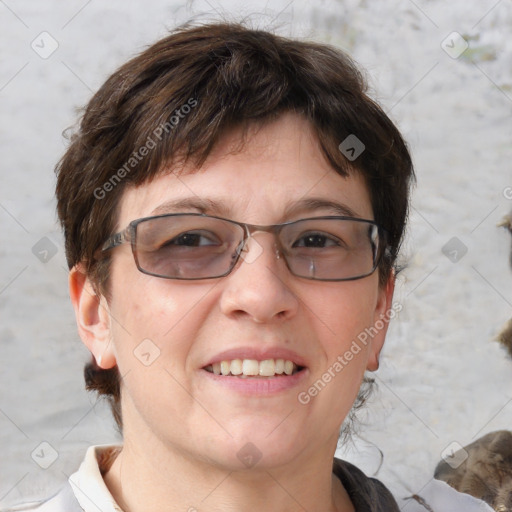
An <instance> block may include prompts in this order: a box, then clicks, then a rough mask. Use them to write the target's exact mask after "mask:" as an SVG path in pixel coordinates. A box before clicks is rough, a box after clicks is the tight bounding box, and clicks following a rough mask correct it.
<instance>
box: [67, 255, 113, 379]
mask: <svg viewBox="0 0 512 512" xmlns="http://www.w3.org/2000/svg"><path fill="white" fill-rule="evenodd" d="M69 294H70V297H71V303H72V305H73V309H74V310H75V318H76V323H77V327H78V334H79V335H80V338H81V339H82V341H83V343H84V344H85V346H86V347H87V348H88V349H89V351H90V352H91V353H92V355H93V356H94V358H95V359H96V363H97V364H98V366H99V367H100V368H103V369H105V370H106V369H108V368H112V367H114V366H115V365H116V364H117V362H116V358H115V354H114V350H113V345H112V342H111V330H110V313H109V306H108V303H107V301H106V299H105V297H103V296H98V295H97V294H96V292H95V291H94V288H93V286H92V283H91V281H90V279H89V278H88V277H87V275H86V274H85V271H84V270H83V267H82V266H81V265H80V264H78V265H75V266H74V267H73V268H72V269H71V270H70V272H69Z"/></svg>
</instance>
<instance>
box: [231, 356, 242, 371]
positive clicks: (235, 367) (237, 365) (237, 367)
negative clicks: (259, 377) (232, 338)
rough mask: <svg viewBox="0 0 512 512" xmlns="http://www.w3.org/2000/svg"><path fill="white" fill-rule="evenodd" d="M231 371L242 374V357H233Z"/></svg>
mask: <svg viewBox="0 0 512 512" xmlns="http://www.w3.org/2000/svg"><path fill="white" fill-rule="evenodd" d="M231 373H232V374H233V375H241V373H242V360H241V359H233V361H231Z"/></svg>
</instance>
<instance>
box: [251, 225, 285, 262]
mask: <svg viewBox="0 0 512 512" xmlns="http://www.w3.org/2000/svg"><path fill="white" fill-rule="evenodd" d="M243 228H244V232H245V235H244V250H245V251H248V248H247V243H248V241H249V239H251V238H252V239H253V241H254V242H255V243H256V244H257V250H258V252H260V253H261V252H263V250H264V248H263V246H262V244H260V243H259V242H258V241H257V240H256V239H255V237H254V235H255V234H256V233H267V234H268V235H270V236H271V237H272V238H273V242H274V243H273V249H274V250H275V253H276V256H277V258H278V259H279V255H280V253H281V252H282V251H281V243H280V241H279V232H280V231H281V226H280V225H274V224H271V225H268V226H264V225H260V224H243Z"/></svg>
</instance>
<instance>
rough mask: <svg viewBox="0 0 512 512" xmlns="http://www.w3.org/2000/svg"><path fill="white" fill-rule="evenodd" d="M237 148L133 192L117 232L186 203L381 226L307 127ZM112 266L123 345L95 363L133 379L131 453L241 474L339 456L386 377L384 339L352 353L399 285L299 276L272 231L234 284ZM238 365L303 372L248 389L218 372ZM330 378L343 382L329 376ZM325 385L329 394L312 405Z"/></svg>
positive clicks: (267, 217)
mask: <svg viewBox="0 0 512 512" xmlns="http://www.w3.org/2000/svg"><path fill="white" fill-rule="evenodd" d="M238 142H239V139H238V137H233V136H229V135H227V136H226V137H224V139H223V140H222V141H221V142H220V144H219V145H218V146H217V148H216V149H215V151H214V152H213V154H212V155H211V156H210V158H209V159H208V160H207V162H206V164H205V165H204V167H203V168H202V169H201V170H200V171H198V172H193V173H186V172H184V173H181V174H180V176H179V177H178V176H177V175H176V174H172V173H169V174H166V175H162V176H160V177H158V178H157V179H155V180H154V181H153V182H151V183H148V184H144V185H142V186H140V187H138V188H133V187H132V188H129V189H127V190H126V191H125V193H124V195H123V197H122V201H121V204H120V217H119V224H118V226H119V227H120V228H121V229H122V228H124V227H125V226H126V225H127V224H128V223H129V222H130V221H132V220H134V219H138V218H141V217H147V216H151V215H152V213H153V211H154V210H155V209H156V208H157V207H159V206H160V205H162V204H163V203H166V202H168V201H175V200H181V199H184V198H193V199H196V200H197V199H202V200H205V199H207V200H208V201H211V202H215V203H216V204H217V205H218V206H219V210H218V211H213V210H211V211H207V212H206V213H211V214H212V215H218V216H222V217H225V218H229V219H233V220H236V221H240V222H246V223H251V224H261V225H267V224H277V223H281V222H285V221H291V220H297V219H299V218H305V217H314V216H322V215H339V212H336V211H333V210H331V209H329V208H315V209H313V210H309V209H304V210H302V211H296V212H295V213H293V214H292V215H290V216H287V215H286V214H285V211H286V210H288V209H289V208H290V207H291V206H293V205H295V204H296V203H297V202H299V201H304V200H306V199H310V198H317V199H321V200H325V201H333V202H337V203H339V204H340V205H342V206H343V207H345V208H349V209H351V210H353V211H354V213H355V214H356V216H358V217H361V218H363V219H373V212H372V208H371V204H370V200H369V195H368V191H367V189H366V187H365V185H364V182H363V181H362V179H360V178H359V177H358V176H357V175H356V174H355V173H354V174H353V175H351V176H350V177H348V178H343V177H341V176H339V175H338V174H337V173H336V172H335V171H334V170H333V169H332V168H331V167H330V166H329V165H328V163H327V162H326V161H325V159H324V157H323V156H322V154H321V151H320V149H319V147H318V144H317V142H316V139H315V137H314V136H313V134H312V131H311V129H310V126H309V125H308V123H307V122H306V121H305V120H303V119H302V118H301V117H298V116H296V115H292V114H287V115H284V116H282V117H281V118H280V119H279V120H278V121H276V122H274V123H272V124H268V125H266V126H264V127H263V128H260V129H259V130H255V129H254V130H251V131H250V132H249V134H248V137H247V142H246V145H245V146H244V148H243V151H241V152H240V151H238V152H236V151H233V149H234V148H236V147H237V143H238ZM165 211H169V212H170V213H171V212H173V213H176V211H175V210H170V209H169V210H165ZM178 211H179V212H198V211H199V210H197V209H195V208H180V209H179V210H178ZM159 213H163V211H162V210H159ZM112 256H113V260H112V270H111V287H112V288H111V290H112V300H111V302H110V304H109V305H108V310H109V313H110V316H109V318H108V321H109V322H110V327H109V337H110V338H111V343H109V344H108V345H107V343H106V342H105V343H104V345H103V346H102V348H101V349H95V350H96V351H98V350H99V353H97V354H95V355H96V356H99V355H101V356H102V366H105V367H108V366H110V365H112V364H117V365H118V367H119V371H120V373H121V375H122V376H123V381H122V410H123V420H124V435H125V442H131V443H132V444H137V443H140V444H141V445H142V447H144V446H146V447H147V446H153V447H154V446H155V445H160V446H162V447H164V448H165V449H168V450H171V451H173V452H175V453H180V454H182V455H185V456H187V457H191V458H196V459H202V460H206V461H208V462H209V463H214V464H216V465H219V466H222V467H226V468H232V469H233V468H240V467H244V466H248V465H252V464H254V463H258V465H259V466H260V467H275V466H277V465H281V464H285V463H290V462H292V461H294V460H295V461H298V460H302V459H301V457H303V458H304V459H305V460H308V458H310V457H312V456H317V455H318V454H319V453H324V452H326V451H329V453H330V456H332V451H333V450H334V448H335V445H336V442H337V438H338V433H339V428H340V425H341V423H342V421H343V420H344V418H345V416H346V415H347V413H348V411H349V410H350V408H351V406H352V404H353V402H354V399H355V397H356V395H357V392H358V389H359V386H360V383H361V379H362V377H363V373H364V371H365V369H366V368H367V367H370V368H371V369H375V368H376V367H377V358H378V353H379V351H380V349H381V345H382V342H383V340H384V335H385V327H384V328H383V329H381V330H380V331H379V332H378V334H376V335H375V337H374V338H373V339H372V340H370V341H368V342H367V343H366V344H364V343H358V345H357V346H358V347H359V350H356V349H354V348H352V349H351V346H352V347H354V345H353V342H354V340H357V338H358V335H360V334H361V333H362V332H364V331H365V329H367V328H370V327H372V326H373V325H374V324H375V323H376V321H377V320H379V318H380V315H382V314H383V313H385V311H386V310H387V308H389V307H390V301H391V295H392V288H393V286H392V284H390V285H389V286H388V287H387V288H386V289H379V287H378V274H377V272H374V273H373V274H372V275H370V276H368V277H366V278H363V279H359V280H355V281H345V282H325V281H313V280H308V279H304V278H299V277H296V276H294V275H292V274H291V273H290V271H289V270H288V268H287V267H286V264H285V261H284V260H283V258H280V259H277V258H276V252H275V248H274V239H273V235H272V234H270V233H264V232H257V233H255V234H254V238H253V239H250V241H249V243H248V247H247V252H246V253H245V257H244V258H241V259H240V260H239V262H238V263H237V265H236V267H235V268H234V270H233V271H232V272H231V274H229V275H227V276H225V277H221V278H215V279H206V280H198V281H180V280H169V279H162V278H158V277H153V276H149V275H146V274H143V273H141V272H140V271H139V270H138V269H137V267H136V265H135V262H134V259H133V256H132V253H131V249H130V246H129V244H124V245H123V246H121V247H119V248H117V249H115V250H114V251H113V253H112ZM100 345H101V344H100ZM100 345H96V346H100ZM102 351H103V352H102ZM347 351H349V352H350V351H351V353H352V357H350V360H347V357H345V354H346V352H347ZM340 358H341V359H342V360H343V361H344V363H343V364H342V363H340ZM97 359H98V357H97ZM234 359H242V360H243V359H250V360H257V361H262V360H268V359H274V360H275V359H284V360H291V361H292V362H295V363H296V364H298V365H300V366H301V367H303V369H302V371H300V372H298V373H296V374H295V375H292V376H282V375H281V376H279V377H248V378H243V377H234V376H222V375H220V376H219V375H215V374H214V373H211V371H208V370H211V369H212V368H209V367H210V365H212V363H215V362H219V361H221V360H229V361H231V360H234ZM336 361H338V362H339V364H340V365H341V366H342V368H341V370H340V366H339V365H335V362H336ZM109 362H110V363H109ZM250 364H252V363H250ZM250 364H249V365H250ZM333 365H334V366H333ZM336 369H337V371H336ZM329 370H330V375H331V378H330V379H329V378H328V377H325V375H324V376H323V374H325V372H329ZM322 376H323V377H322ZM272 379H274V380H272ZM319 379H321V380H322V384H323V385H322V384H320V385H318V380H319ZM326 381H327V382H326ZM315 382H317V386H316V390H317V391H316V393H315V391H313V392H311V393H309V392H308V389H310V388H311V387H312V386H313V387H314V384H315Z"/></svg>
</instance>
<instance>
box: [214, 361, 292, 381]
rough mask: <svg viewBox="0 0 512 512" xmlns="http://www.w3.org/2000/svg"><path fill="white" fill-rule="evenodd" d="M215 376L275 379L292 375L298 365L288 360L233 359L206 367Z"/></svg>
mask: <svg viewBox="0 0 512 512" xmlns="http://www.w3.org/2000/svg"><path fill="white" fill-rule="evenodd" d="M206 370H208V371H210V372H212V373H214V374H215V375H239V376H240V377H242V378H243V377H256V376H260V377H273V376H274V375H282V374H283V373H284V374H286V375H292V374H293V373H294V372H295V371H297V370H298V367H297V365H296V364H295V363H294V362H292V361H289V360H287V359H265V360H263V361H258V360H256V359H233V360H232V361H228V360H224V361H220V362H217V363H213V364H212V365H210V366H208V367H206Z"/></svg>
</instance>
